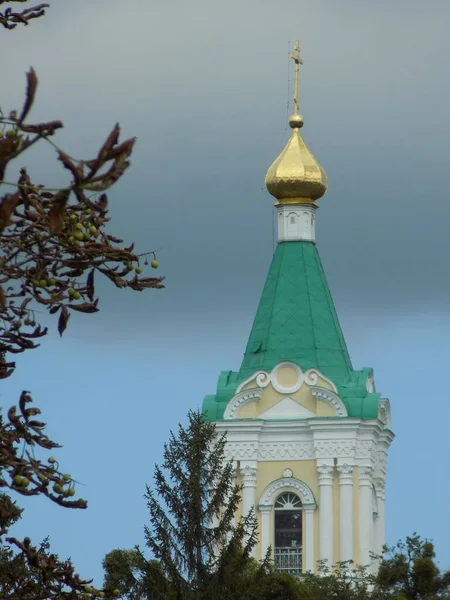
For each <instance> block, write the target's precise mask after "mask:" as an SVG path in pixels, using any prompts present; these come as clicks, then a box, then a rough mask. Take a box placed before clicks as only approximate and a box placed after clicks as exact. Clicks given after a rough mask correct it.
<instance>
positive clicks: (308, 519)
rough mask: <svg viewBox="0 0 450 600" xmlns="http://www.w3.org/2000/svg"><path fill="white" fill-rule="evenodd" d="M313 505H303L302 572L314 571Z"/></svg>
mask: <svg viewBox="0 0 450 600" xmlns="http://www.w3.org/2000/svg"><path fill="white" fill-rule="evenodd" d="M315 509H316V506H315V504H304V505H303V511H304V513H305V547H304V548H303V565H304V571H311V573H314V570H315V552H316V551H315V548H314V511H315Z"/></svg>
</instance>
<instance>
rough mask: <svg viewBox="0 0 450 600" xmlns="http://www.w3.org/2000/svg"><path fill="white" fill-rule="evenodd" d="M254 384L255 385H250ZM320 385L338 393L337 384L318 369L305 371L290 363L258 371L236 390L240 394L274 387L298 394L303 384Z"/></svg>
mask: <svg viewBox="0 0 450 600" xmlns="http://www.w3.org/2000/svg"><path fill="white" fill-rule="evenodd" d="M253 382H254V385H249V384H252V383H253ZM305 383H306V384H307V385H310V386H311V385H315V386H317V385H319V386H320V387H323V386H324V384H325V386H324V387H327V388H328V387H329V388H330V389H331V390H332V391H333V392H337V388H336V386H335V384H334V383H333V382H332V381H331V380H330V379H328V378H327V377H325V375H323V374H322V373H321V372H320V371H318V370H317V369H308V370H307V371H303V370H302V369H301V368H300V367H299V366H298V365H296V364H295V363H293V362H290V361H283V362H281V363H278V364H277V365H276V366H275V367H274V368H273V369H272V371H270V373H269V372H267V371H257V372H256V373H254V374H253V375H251V376H250V377H248V378H247V379H246V380H245V381H243V382H242V383H241V384H240V385H239V387H238V388H237V390H236V393H237V394H238V393H239V392H241V391H242V390H244V389H249V388H253V387H259V388H266V387H267V386H268V385H272V387H273V388H274V390H276V391H277V392H280V393H281V394H293V393H295V392H298V390H299V389H300V388H301V387H302V385H303V384H305Z"/></svg>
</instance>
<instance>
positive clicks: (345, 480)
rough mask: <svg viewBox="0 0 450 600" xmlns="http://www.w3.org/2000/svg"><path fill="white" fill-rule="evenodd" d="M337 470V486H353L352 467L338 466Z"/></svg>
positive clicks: (346, 465)
mask: <svg viewBox="0 0 450 600" xmlns="http://www.w3.org/2000/svg"><path fill="white" fill-rule="evenodd" d="M337 470H338V473H339V485H353V471H354V466H353V465H348V464H344V465H339V466H338V468H337Z"/></svg>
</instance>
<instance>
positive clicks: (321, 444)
mask: <svg viewBox="0 0 450 600" xmlns="http://www.w3.org/2000/svg"><path fill="white" fill-rule="evenodd" d="M291 58H292V59H293V61H294V65H295V94H294V114H293V116H292V117H291V118H290V120H289V125H290V127H291V128H292V135H291V137H290V139H289V141H288V143H287V145H286V147H285V148H284V150H283V151H282V153H281V154H280V156H279V157H278V158H277V159H276V160H275V161H274V162H273V164H272V165H271V166H270V167H269V170H268V171H267V175H266V178H265V184H266V187H267V190H268V191H269V193H270V194H271V195H272V196H274V197H275V199H276V202H275V206H276V209H277V213H278V216H277V220H278V244H277V248H276V251H275V254H274V256H273V260H272V264H271V266H270V269H269V273H268V275H267V279H266V283H265V285H264V289H263V292H262V296H261V299H260V302H259V306H258V310H257V312H256V316H255V319H254V322H253V327H252V330H251V332H250V337H249V340H248V343H247V348H246V350H245V354H244V358H243V361H242V364H241V367H240V369H239V371H237V372H235V371H224V372H222V373H221V374H220V376H219V381H218V385H217V391H216V394H215V395H214V396H207V397H206V398H205V400H204V403H203V410H204V411H206V415H207V419H208V420H210V421H214V422H215V423H216V425H217V429H218V431H219V433H222V432H226V433H227V452H228V457H229V459H231V460H232V461H233V463H234V465H235V468H236V477H237V479H238V481H239V482H240V484H241V485H242V505H241V513H242V514H247V513H248V511H249V510H250V509H251V508H252V507H254V509H255V512H256V515H257V518H258V524H259V541H258V545H257V547H256V551H255V557H256V558H257V559H261V558H263V557H264V556H265V553H266V551H267V549H268V548H269V547H271V549H272V556H273V561H274V565H275V568H276V569H277V570H280V571H285V572H290V573H302V572H306V571H312V572H317V563H318V561H319V560H320V561H322V560H325V561H327V562H326V564H327V565H328V566H331V565H333V564H335V563H336V562H338V561H348V560H353V561H354V564H355V565H369V564H370V562H371V560H370V553H371V552H374V553H376V554H380V553H381V549H382V547H383V544H384V541H385V540H384V529H385V524H384V502H385V485H386V467H387V455H388V449H389V446H390V444H391V442H392V440H393V438H394V435H393V433H392V432H391V418H390V405H389V401H388V400H387V399H385V398H381V396H380V394H379V393H377V392H376V391H375V384H374V377H373V371H372V369H369V368H365V369H361V370H355V369H354V368H353V366H352V364H351V361H350V357H349V354H348V351H347V347H346V343H345V339H344V336H343V334H342V330H341V326H340V324H339V320H338V317H337V314H336V310H335V307H334V304H333V299H332V297H331V293H330V290H329V288H328V284H327V280H326V277H325V273H324V270H323V267H322V264H321V261H320V258H319V254H318V251H317V246H316V239H315V219H316V210H317V204H316V202H317V201H318V200H319V198H321V197H322V196H323V195H324V194H325V192H326V190H327V186H328V182H327V176H326V174H325V171H324V169H323V168H322V167H321V166H320V164H319V163H318V161H317V160H316V159H315V157H314V156H313V154H312V153H311V151H310V150H309V149H308V147H307V146H306V144H305V142H304V141H303V138H302V136H301V135H300V129H301V128H302V126H303V119H302V117H301V116H300V115H299V112H298V82H299V65H300V64H302V60H301V58H300V47H299V44H298V42H297V43H296V44H295V47H294V52H293V53H292V54H291Z"/></svg>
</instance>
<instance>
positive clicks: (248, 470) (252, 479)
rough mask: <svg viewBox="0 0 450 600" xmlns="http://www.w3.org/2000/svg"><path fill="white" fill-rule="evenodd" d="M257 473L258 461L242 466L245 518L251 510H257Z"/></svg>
mask: <svg viewBox="0 0 450 600" xmlns="http://www.w3.org/2000/svg"><path fill="white" fill-rule="evenodd" d="M252 463H253V461H252ZM256 472H257V471H256V461H254V464H249V463H247V464H245V465H241V481H242V516H243V517H246V516H247V515H248V513H249V512H250V511H251V509H252V508H255V492H256Z"/></svg>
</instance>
